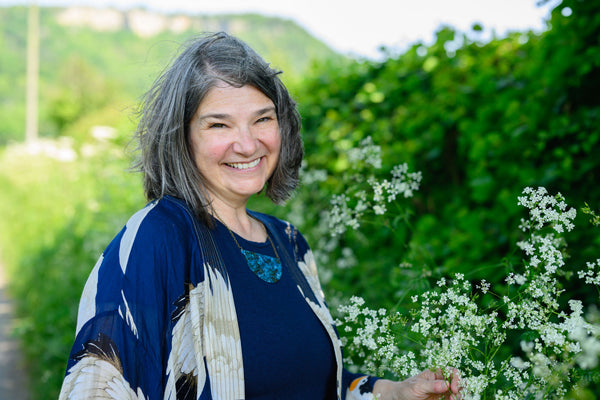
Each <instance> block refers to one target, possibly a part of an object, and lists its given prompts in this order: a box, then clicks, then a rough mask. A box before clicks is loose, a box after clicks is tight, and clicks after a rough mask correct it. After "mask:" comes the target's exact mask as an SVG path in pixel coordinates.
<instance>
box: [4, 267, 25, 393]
mask: <svg viewBox="0 0 600 400" xmlns="http://www.w3.org/2000/svg"><path fill="white" fill-rule="evenodd" d="M13 323H14V314H13V305H12V302H11V300H10V299H9V297H8V294H7V290H6V280H5V276H4V271H3V270H2V264H0V400H28V399H29V398H30V397H29V394H28V393H27V379H26V376H25V372H24V368H23V360H22V358H21V354H20V350H19V343H18V341H17V339H16V338H15V337H13V336H12V335H11V332H12V327H13Z"/></svg>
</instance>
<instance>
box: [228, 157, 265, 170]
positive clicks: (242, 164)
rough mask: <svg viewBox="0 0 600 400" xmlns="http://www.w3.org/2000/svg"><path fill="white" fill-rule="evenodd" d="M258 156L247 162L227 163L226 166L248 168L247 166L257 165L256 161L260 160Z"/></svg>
mask: <svg viewBox="0 0 600 400" xmlns="http://www.w3.org/2000/svg"><path fill="white" fill-rule="evenodd" d="M260 160H261V159H260V158H257V159H256V160H254V161H252V162H249V163H231V164H229V163H227V165H228V166H230V167H232V168H235V169H249V168H254V167H256V166H257V165H258V163H259V162H260Z"/></svg>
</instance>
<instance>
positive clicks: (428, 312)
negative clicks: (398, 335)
mask: <svg viewBox="0 0 600 400" xmlns="http://www.w3.org/2000/svg"><path fill="white" fill-rule="evenodd" d="M437 285H438V287H437V288H434V289H433V290H430V291H428V292H425V293H423V294H421V295H419V296H414V297H413V298H412V300H413V302H415V303H417V304H418V311H417V312H416V313H415V315H414V317H415V318H414V319H415V321H414V322H413V325H412V327H411V330H412V332H414V333H417V334H419V335H420V337H422V338H423V339H422V340H423V342H422V343H421V345H422V349H421V351H420V354H419V359H420V362H419V367H420V368H421V369H423V368H435V369H437V368H439V369H441V370H443V371H446V373H447V374H448V375H449V374H450V373H451V370H452V367H459V368H460V371H461V375H462V376H463V378H462V386H463V391H464V396H463V398H465V399H476V398H478V396H479V395H480V394H481V393H483V392H484V391H485V389H486V388H487V387H488V386H490V385H492V384H494V383H495V382H496V376H497V374H498V371H499V369H498V366H497V365H496V364H495V362H494V360H493V359H492V358H487V357H486V356H487V355H488V354H493V353H494V352H496V351H497V350H498V349H499V348H500V346H501V345H502V344H503V343H504V340H505V339H506V333H504V332H503V331H502V330H501V326H500V323H499V317H498V313H497V312H496V311H492V312H489V313H488V312H485V310H481V309H480V308H479V306H478V305H477V303H476V302H475V301H474V300H475V299H474V297H473V294H472V293H473V291H472V285H471V283H470V282H469V281H467V280H465V278H464V276H463V275H462V274H456V275H455V278H454V279H452V280H446V279H444V278H442V279H440V280H439V281H438V283H437ZM478 286H479V287H480V288H481V289H480V290H481V291H482V293H484V294H485V293H487V291H488V290H489V288H490V287H489V284H487V282H485V281H483V282H482V283H481V284H480V285H478Z"/></svg>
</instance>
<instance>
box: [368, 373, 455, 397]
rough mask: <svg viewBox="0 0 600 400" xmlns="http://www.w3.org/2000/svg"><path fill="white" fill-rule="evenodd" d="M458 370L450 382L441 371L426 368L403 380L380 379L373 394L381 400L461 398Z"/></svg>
mask: <svg viewBox="0 0 600 400" xmlns="http://www.w3.org/2000/svg"><path fill="white" fill-rule="evenodd" d="M458 392H459V386H458V372H457V371H456V370H454V373H453V375H452V380H451V381H450V382H448V381H447V380H445V379H444V377H443V376H442V374H441V372H433V371H430V370H425V371H423V372H421V373H420V374H419V375H416V376H413V377H411V378H408V379H406V380H404V381H401V382H393V381H389V380H386V379H380V380H378V381H377V382H375V386H374V387H373V394H374V395H375V396H377V395H379V397H377V398H378V399H380V400H437V399H459V398H460V397H459V393H458Z"/></svg>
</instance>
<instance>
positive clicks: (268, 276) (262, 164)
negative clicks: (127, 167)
mask: <svg viewBox="0 0 600 400" xmlns="http://www.w3.org/2000/svg"><path fill="white" fill-rule="evenodd" d="M277 75H278V72H277V71H274V70H273V69H271V68H270V67H269V66H268V64H267V63H265V62H264V60H262V58H261V57H260V56H258V55H257V54H256V53H255V52H254V51H253V50H251V49H250V48H249V47H248V46H247V45H245V44H244V43H242V42H241V41H239V40H237V39H235V38H233V37H231V36H229V35H227V34H225V33H218V34H215V35H211V36H206V37H203V38H200V39H199V40H196V41H194V42H192V43H191V44H190V45H189V46H188V47H187V48H185V49H184V51H183V52H182V53H181V55H179V56H178V57H177V58H176V60H175V61H174V63H173V64H172V65H171V66H170V68H169V69H167V70H166V71H165V72H164V73H163V75H162V76H161V77H160V78H159V79H158V80H157V82H156V83H155V84H154V86H153V88H152V89H151V90H150V91H149V92H148V94H147V96H146V101H145V103H144V107H143V110H142V113H141V119H140V123H139V126H138V131H137V137H138V139H139V150H140V155H141V156H140V159H139V162H138V167H139V169H140V170H141V171H142V172H143V174H144V188H145V192H146V195H147V197H148V199H149V200H150V203H149V204H148V205H147V206H146V207H145V208H144V209H142V210H140V211H139V212H137V213H136V214H135V215H133V217H132V218H131V219H130V220H129V221H128V222H127V225H126V226H125V227H124V229H123V230H122V231H121V232H120V233H119V234H118V235H117V236H116V237H115V239H114V240H113V241H112V242H111V243H110V244H109V246H108V247H107V248H106V250H105V251H104V253H103V254H102V256H101V257H100V259H99V260H98V262H97V264H96V266H95V267H94V269H93V270H92V273H91V275H90V277H89V279H88V282H87V283H86V286H85V289H84V292H83V295H82V299H81V303H80V308H79V315H78V323H77V335H76V339H75V344H74V346H73V349H72V352H71V356H70V358H69V362H68V366H67V374H66V376H65V379H64V382H63V387H62V390H61V396H60V398H61V399H68V398H86V399H87V398H114V399H162V398H165V399H197V398H199V399H213V398H214V399H344V398H347V399H367V398H372V396H373V393H380V394H381V398H382V399H386V398H388V399H405V398H406V399H427V398H430V397H431V398H438V397H439V395H450V394H451V393H457V390H458V389H457V384H458V382H457V379H454V380H453V381H452V382H451V388H448V387H447V384H446V382H445V381H444V380H442V379H438V378H439V377H436V376H435V374H433V373H431V372H428V371H427V372H424V373H422V374H421V375H419V376H417V377H415V378H411V379H409V380H407V381H404V382H391V381H386V380H382V379H377V378H373V377H369V376H364V375H360V374H359V375H357V374H351V373H349V372H347V371H346V370H345V369H344V368H343V362H342V352H341V347H340V343H339V340H338V337H337V333H336V331H335V326H334V324H333V320H332V318H331V316H330V314H329V312H328V310H327V307H326V305H325V301H324V298H323V294H322V291H321V288H320V285H319V280H318V277H317V273H316V267H315V263H314V259H313V256H312V253H311V251H310V248H309V247H308V244H307V243H306V241H305V240H304V238H303V237H302V235H301V234H300V233H299V232H298V231H297V230H296V228H295V227H294V226H292V225H290V224H289V223H286V222H284V221H281V220H278V219H276V218H274V217H271V216H268V215H265V214H260V213H256V212H253V211H249V210H247V209H246V204H247V201H248V199H249V198H250V197H251V196H252V195H253V194H256V193H259V192H261V191H263V190H264V191H265V193H266V195H267V196H268V197H269V198H270V199H271V200H273V201H274V202H276V203H280V202H283V201H284V200H286V199H287V198H288V197H289V196H290V195H291V193H292V191H293V190H294V188H295V187H296V185H297V183H298V170H299V167H300V163H301V159H302V143H301V139H300V135H299V129H300V118H299V115H298V113H297V111H296V107H295V103H294V102H293V100H292V99H291V97H290V95H289V93H288V91H287V90H286V88H285V87H284V85H283V84H282V83H281V81H280V80H279V78H278V76H277Z"/></svg>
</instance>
